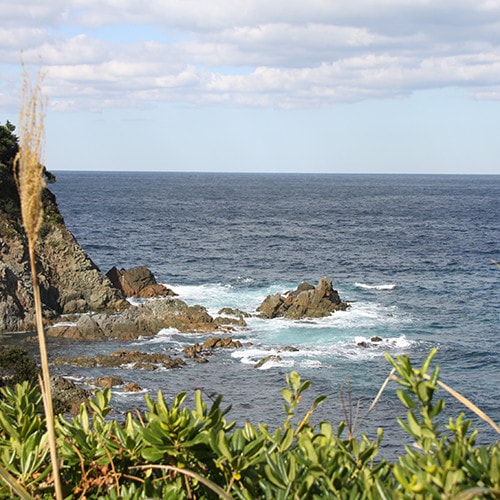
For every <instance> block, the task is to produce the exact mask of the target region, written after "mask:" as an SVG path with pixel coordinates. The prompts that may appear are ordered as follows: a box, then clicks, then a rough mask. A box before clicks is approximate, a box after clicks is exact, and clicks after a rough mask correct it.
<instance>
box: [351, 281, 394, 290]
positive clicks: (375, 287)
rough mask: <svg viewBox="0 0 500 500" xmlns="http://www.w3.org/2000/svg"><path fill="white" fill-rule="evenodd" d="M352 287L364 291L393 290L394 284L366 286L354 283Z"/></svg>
mask: <svg viewBox="0 0 500 500" xmlns="http://www.w3.org/2000/svg"><path fill="white" fill-rule="evenodd" d="M354 286H357V287H358V288H363V289H365V290H394V288H396V285H395V284H394V283H389V284H387V285H367V284H366V283H357V282H356V283H354Z"/></svg>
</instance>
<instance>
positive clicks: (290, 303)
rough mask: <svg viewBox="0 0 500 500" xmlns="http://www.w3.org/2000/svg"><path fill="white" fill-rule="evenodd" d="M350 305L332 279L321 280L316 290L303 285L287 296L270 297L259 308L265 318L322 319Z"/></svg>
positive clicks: (309, 285) (276, 295)
mask: <svg viewBox="0 0 500 500" xmlns="http://www.w3.org/2000/svg"><path fill="white" fill-rule="evenodd" d="M348 307H349V305H348V304H347V302H343V301H342V300H341V299H340V296H339V294H338V292H337V290H334V289H333V284H332V280H331V279H330V278H321V279H320V280H319V283H318V286H317V287H316V288H315V287H314V286H313V285H311V284H309V283H301V284H300V285H299V286H298V287H297V289H296V290H294V291H292V292H288V293H287V294H284V295H280V294H275V295H268V296H267V297H266V298H265V299H264V301H263V302H262V304H261V305H260V306H259V307H258V308H257V311H258V312H259V313H260V316H261V317H263V318H276V317H285V318H289V319H302V318H322V317H325V316H330V314H332V313H333V312H335V311H345V310H346V309H347V308H348Z"/></svg>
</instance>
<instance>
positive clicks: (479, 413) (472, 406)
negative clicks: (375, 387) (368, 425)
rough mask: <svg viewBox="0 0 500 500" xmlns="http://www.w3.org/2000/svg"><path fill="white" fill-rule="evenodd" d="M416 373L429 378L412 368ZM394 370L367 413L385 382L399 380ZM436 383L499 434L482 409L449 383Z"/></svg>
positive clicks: (498, 430)
mask: <svg viewBox="0 0 500 500" xmlns="http://www.w3.org/2000/svg"><path fill="white" fill-rule="evenodd" d="M413 371H414V372H415V374H416V375H421V376H422V377H423V378H424V379H425V380H431V377H430V376H429V375H427V373H424V374H422V373H420V371H419V370H415V369H414V370H413ZM395 372H396V370H395V369H394V368H393V369H392V370H391V373H389V376H388V377H387V378H386V379H385V381H384V383H383V384H382V387H381V388H380V390H379V391H378V394H377V396H376V397H375V399H374V400H373V403H372V404H371V405H370V408H369V409H368V412H367V415H368V413H370V412H371V411H372V410H373V408H374V407H375V405H376V404H377V403H378V401H379V399H380V397H381V396H382V393H383V392H384V390H385V388H386V387H387V384H388V383H389V380H395V381H396V382H397V381H398V380H399V379H398V377H396V375H394V373H395ZM437 385H438V386H439V387H441V388H442V389H444V390H445V391H446V392H448V394H451V395H452V396H453V397H454V398H455V399H456V400H457V401H460V403H462V404H463V405H464V406H466V407H467V408H469V410H471V411H472V412H474V413H475V414H476V415H477V416H478V417H479V418H481V419H482V420H484V421H485V422H486V423H487V424H489V425H491V427H493V429H495V431H496V432H497V433H498V434H500V426H498V425H497V424H496V423H495V422H494V421H493V420H492V419H491V418H490V417H489V416H488V415H487V414H486V413H484V411H483V410H481V409H480V408H478V407H477V406H476V405H475V404H474V403H473V402H472V401H470V400H469V399H467V398H466V397H465V396H462V394H460V393H459V392H457V391H456V390H455V389H453V388H451V387H450V386H449V385H446V384H445V383H444V382H441V381H440V380H438V381H437Z"/></svg>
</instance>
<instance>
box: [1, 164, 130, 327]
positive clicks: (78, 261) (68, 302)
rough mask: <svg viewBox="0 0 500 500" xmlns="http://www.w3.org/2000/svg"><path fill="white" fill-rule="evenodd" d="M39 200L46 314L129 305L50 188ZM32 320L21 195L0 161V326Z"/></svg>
mask: <svg viewBox="0 0 500 500" xmlns="http://www.w3.org/2000/svg"><path fill="white" fill-rule="evenodd" d="M43 204H44V220H43V224H42V228H41V231H40V236H39V239H38V242H37V271H38V277H39V280H40V293H41V298H42V303H43V313H44V316H45V318H48V319H51V318H56V317H58V316H60V315H61V314H75V313H83V312H87V311H116V310H121V309H125V308H127V307H128V302H126V300H125V299H124V297H123V295H122V293H121V292H120V291H119V290H117V289H116V288H115V287H114V286H113V285H112V284H111V282H110V281H109V279H108V278H107V277H106V276H104V275H103V274H102V273H101V272H100V270H99V269H98V268H97V266H96V265H95V264H94V262H93V261H92V259H91V258H90V257H89V256H88V255H87V254H86V253H85V251H84V250H83V249H82V248H81V247H80V245H79V244H78V243H77V241H76V240H75V238H74V237H73V235H72V234H71V233H70V232H69V231H68V229H67V228H66V226H65V224H64V219H63V217H62V216H61V214H60V212H59V209H58V207H57V204H56V199H55V196H54V195H53V194H52V193H51V192H50V191H49V190H48V189H45V190H44V194H43ZM34 325H35V316H34V299H33V285H32V283H31V274H30V268H29V262H28V249H27V241H26V237H25V234H24V229H23V226H22V221H21V213H20V205H19V198H18V195H17V190H16V185H15V181H14V178H13V175H12V169H11V168H8V167H7V166H5V165H1V164H0V332H15V331H23V330H31V329H33V328H34Z"/></svg>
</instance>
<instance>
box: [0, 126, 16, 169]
mask: <svg viewBox="0 0 500 500" xmlns="http://www.w3.org/2000/svg"><path fill="white" fill-rule="evenodd" d="M14 130H16V127H15V125H13V124H12V123H10V121H9V120H7V121H6V122H5V125H1V124H0V165H3V166H4V167H7V168H8V169H9V171H10V173H12V167H13V164H14V158H15V157H16V154H17V152H18V150H19V143H18V138H17V136H16V135H15V134H14Z"/></svg>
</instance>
